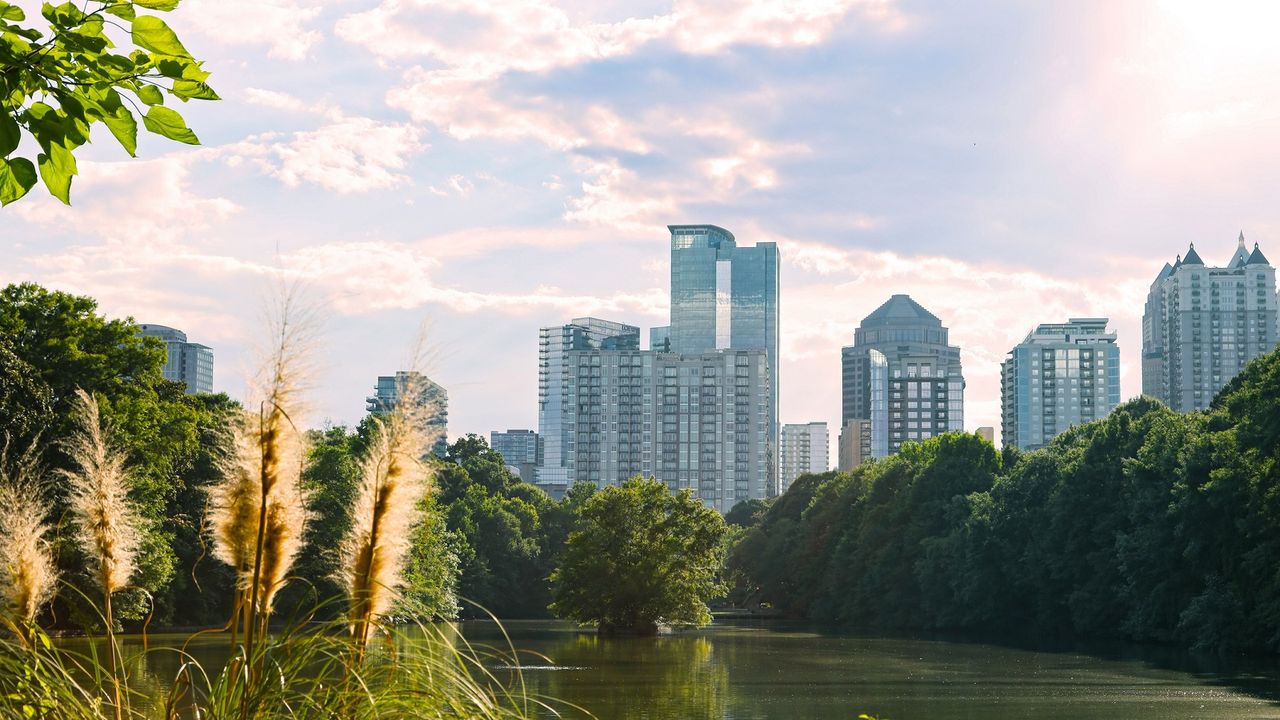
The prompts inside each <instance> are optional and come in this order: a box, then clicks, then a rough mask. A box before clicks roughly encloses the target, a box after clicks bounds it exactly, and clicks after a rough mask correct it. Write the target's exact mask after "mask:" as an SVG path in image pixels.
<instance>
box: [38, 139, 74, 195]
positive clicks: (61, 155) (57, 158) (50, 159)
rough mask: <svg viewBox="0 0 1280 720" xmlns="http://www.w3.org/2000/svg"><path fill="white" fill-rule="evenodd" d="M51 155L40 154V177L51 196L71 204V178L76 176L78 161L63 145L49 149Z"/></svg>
mask: <svg viewBox="0 0 1280 720" xmlns="http://www.w3.org/2000/svg"><path fill="white" fill-rule="evenodd" d="M49 149H50V150H51V153H50V154H48V155H45V154H44V153H40V157H39V158H38V159H39V162H40V177H41V178H43V179H44V184H45V187H47V188H49V194H50V195H53V196H54V197H56V198H58V199H59V200H61V201H62V202H63V203H64V204H66V205H70V204H71V177H72V176H73V175H75V174H76V159H75V156H74V155H72V154H71V151H70V150H67V149H66V148H65V147H63V146H61V145H52V146H50V148H49Z"/></svg>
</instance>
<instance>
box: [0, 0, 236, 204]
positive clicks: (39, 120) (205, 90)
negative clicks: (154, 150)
mask: <svg viewBox="0 0 1280 720" xmlns="http://www.w3.org/2000/svg"><path fill="white" fill-rule="evenodd" d="M178 2H179V0H96V1H91V2H85V3H79V4H76V3H71V2H65V3H62V4H61V5H56V6H55V5H53V4H52V3H45V4H44V9H43V11H42V13H41V14H42V15H43V16H44V19H45V21H46V23H47V26H46V27H44V29H43V30H41V29H39V28H35V27H28V26H24V25H20V24H18V23H22V22H24V21H26V20H27V18H26V14H25V13H24V12H23V11H22V8H19V7H17V6H16V5H12V4H10V3H8V2H5V1H4V0H0V110H2V112H0V204H2V205H8V204H9V203H11V202H14V201H16V200H18V199H20V198H22V197H23V196H24V195H26V194H27V191H29V190H30V189H31V188H32V187H33V186H34V185H35V183H36V174H37V166H38V167H39V175H40V178H41V179H42V180H44V184H45V187H46V188H48V190H49V193H50V194H51V195H53V196H54V197H56V198H58V199H59V200H61V201H62V202H64V203H67V204H68V205H69V204H71V179H72V178H73V177H74V176H75V175H76V172H77V170H76V159H75V151H76V149H77V148H79V147H80V146H81V145H84V144H85V143H87V142H89V133H90V128H91V127H92V126H93V125H94V124H96V123H101V124H102V125H105V126H106V128H107V130H109V131H110V132H111V134H112V135H113V136H114V137H115V139H116V140H117V141H118V142H119V143H120V145H121V146H122V147H123V148H124V149H125V152H127V153H129V155H131V156H134V155H136V154H137V149H138V122H137V119H136V117H135V112H136V113H137V114H138V115H140V116H141V117H142V124H143V127H145V128H146V129H147V130H149V131H150V132H153V133H155V134H157V135H162V136H164V137H166V138H169V139H170V140H176V141H178V142H182V143H187V144H190V145H198V144H199V143H200V141H199V140H198V139H197V138H196V135H195V133H194V132H192V131H191V129H190V128H188V127H187V123H186V121H185V120H183V119H182V116H181V115H179V114H178V113H177V112H176V111H174V110H173V109H171V108H168V107H165V105H164V101H165V96H169V97H172V98H177V99H179V100H181V101H183V102H186V101H188V100H217V99H219V98H218V95H217V93H215V92H214V91H213V88H211V87H209V85H208V84H206V82H205V81H206V80H207V79H208V77H209V73H208V72H206V71H205V70H204V69H202V67H201V66H202V63H201V62H200V61H198V60H196V59H195V58H193V57H192V56H191V53H190V52H188V51H187V49H186V48H185V47H183V45H182V42H181V41H179V40H178V36H177V34H175V33H174V32H173V30H171V29H170V28H169V26H168V25H167V24H165V22H164V21H163V20H161V19H160V18H159V17H156V16H155V15H147V14H139V13H138V9H139V8H142V9H144V10H156V11H161V12H167V11H169V10H173V9H174V8H176V7H177V6H178ZM121 36H126V37H127V38H128V43H127V44H126V45H125V46H124V47H119V46H117V45H116V41H115V40H119V39H121ZM113 37H114V38H115V40H113ZM50 103H52V104H50ZM144 106H145V107H146V108H147V109H146V111H145V112H144V111H143V110H142V107H144ZM24 134H25V135H27V136H29V137H30V138H32V139H33V140H34V141H35V143H36V144H37V145H38V146H39V150H40V152H39V153H38V154H37V156H36V162H35V163H32V162H31V160H30V159H29V158H26V157H21V156H14V153H15V152H16V151H18V149H19V145H20V144H21V141H22V137H23V135H24Z"/></svg>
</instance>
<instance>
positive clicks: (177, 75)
mask: <svg viewBox="0 0 1280 720" xmlns="http://www.w3.org/2000/svg"><path fill="white" fill-rule="evenodd" d="M156 69H157V70H159V71H160V74H161V75H164V76H165V77H171V78H173V79H175V80H196V81H198V82H203V81H204V80H206V79H208V77H209V73H207V72H205V71H204V70H201V69H200V64H199V63H197V62H195V61H194V60H189V59H187V58H164V59H161V60H160V61H159V62H157V63H156Z"/></svg>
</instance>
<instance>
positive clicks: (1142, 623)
mask: <svg viewBox="0 0 1280 720" xmlns="http://www.w3.org/2000/svg"><path fill="white" fill-rule="evenodd" d="M1277 498H1280V351H1276V352H1272V353H1271V354H1269V355H1266V356H1263V357H1261V358H1258V359H1256V360H1254V361H1253V362H1251V363H1250V364H1249V365H1248V367H1247V368H1246V369H1245V370H1244V371H1243V372H1242V373H1241V374H1240V375H1239V376H1238V377H1236V378H1235V379H1234V380H1232V381H1231V382H1230V383H1229V384H1228V385H1227V386H1226V387H1225V388H1224V389H1223V390H1222V391H1221V393H1220V394H1219V395H1218V396H1217V398H1216V399H1215V400H1214V402H1213V404H1212V407H1211V408H1210V409H1209V410H1207V411H1204V412H1195V413H1186V414H1179V413H1175V412H1173V411H1171V410H1169V409H1168V408H1167V407H1165V406H1164V405H1162V404H1160V403H1159V402H1157V401H1155V400H1152V399H1149V398H1145V397H1142V398H1138V399H1135V400H1132V401H1129V402H1127V403H1124V404H1122V405H1121V406H1120V407H1118V408H1116V409H1115V410H1114V411H1113V412H1112V413H1111V414H1110V415H1108V416H1107V417H1106V418H1105V419H1103V420H1099V421H1096V422H1092V423H1089V424H1086V425H1081V426H1077V427H1074V428H1072V429H1071V430H1069V431H1067V432H1065V433H1063V434H1061V435H1060V436H1058V437H1057V438H1055V439H1054V440H1053V442H1052V443H1051V444H1050V445H1049V446H1048V447H1046V448H1044V449H1041V450H1038V451H1034V452H1026V453H1023V452H1018V451H1014V450H1006V451H1004V452H1003V453H1000V452H997V451H996V450H995V448H993V447H992V446H991V445H990V444H989V443H987V442H986V441H984V440H982V439H981V438H979V437H977V436H974V435H965V434H950V435H944V436H941V437H937V438H933V439H931V440H927V441H925V442H922V443H919V444H909V445H907V446H905V447H904V448H903V450H902V452H901V453H899V454H898V455H895V456H893V457H891V458H888V459H885V460H880V461H876V462H872V463H869V464H867V465H863V466H860V467H858V468H856V469H855V470H854V471H853V472H849V473H840V472H832V473H826V474H823V475H810V476H805V477H802V478H800V479H799V480H798V481H797V482H796V483H795V484H794V485H792V487H791V488H790V490H789V491H788V492H787V493H786V494H784V495H783V496H781V497H779V498H778V499H777V500H776V501H775V502H773V503H772V504H771V505H769V506H768V508H767V509H759V508H757V509H756V511H755V512H754V513H751V514H750V517H751V518H752V520H751V521H750V522H751V523H752V527H751V528H750V529H749V530H748V531H747V533H746V534H745V536H744V537H743V539H742V540H741V542H740V543H739V544H738V545H737V546H736V547H735V548H734V550H733V553H732V556H731V557H730V559H729V566H730V569H731V572H732V573H733V574H734V576H735V578H736V580H737V581H736V586H735V593H734V597H735V599H736V600H737V601H739V602H743V603H747V604H756V603H766V604H769V605H772V607H773V608H775V609H777V610H780V611H782V612H784V613H786V614H787V615H790V616H794V617H801V618H808V619H812V620H817V621H821V622H825V623H833V624H837V625H842V626H847V627H860V628H876V629H890V630H965V631H977V632H981V633H985V634H991V633H997V634H1008V633H1010V632H1015V633H1019V634H1022V635H1024V636H1027V637H1029V638H1030V639H1046V638H1055V639H1056V638H1079V637H1094V638H1122V639H1127V640H1134V641H1142V642H1159V643H1174V644H1181V645H1186V646H1190V647H1193V648H1199V649H1224V650H1225V649H1234V650H1252V651H1265V652H1272V653H1274V652H1280V572H1277V569H1278V568H1280V505H1278V504H1277ZM1024 639H1026V638H1024Z"/></svg>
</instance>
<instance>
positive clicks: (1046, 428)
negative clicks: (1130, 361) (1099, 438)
mask: <svg viewBox="0 0 1280 720" xmlns="http://www.w3.org/2000/svg"><path fill="white" fill-rule="evenodd" d="M1000 376H1001V385H1000V429H1001V433H1002V435H1003V442H1004V445H1005V446H1006V447H1016V448H1020V449H1022V450H1035V449H1038V448H1042V447H1044V446H1045V445H1048V444H1049V441H1050V440H1052V439H1053V438H1054V436H1056V435H1057V434H1058V433H1060V432H1062V431H1064V430H1066V429H1067V428H1069V427H1071V426H1072V425H1079V424H1080V423H1087V422H1091V421H1093V420H1098V419H1100V418H1103V417H1106V415H1107V413H1109V412H1111V410H1112V409H1114V408H1115V406H1116V405H1118V404H1120V348H1119V347H1118V346H1117V345H1116V334H1115V333H1114V332H1108V331H1107V319H1106V318H1071V320H1070V321H1069V322H1066V323H1052V324H1044V325H1040V326H1039V327H1037V328H1036V329H1035V330H1034V331H1032V332H1031V333H1030V334H1028V335H1027V337H1026V339H1024V340H1023V341H1022V342H1021V343H1019V344H1018V345H1016V346H1014V348H1013V349H1012V350H1010V351H1009V355H1008V357H1007V358H1006V359H1005V361H1004V362H1003V363H1001V365H1000Z"/></svg>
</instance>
